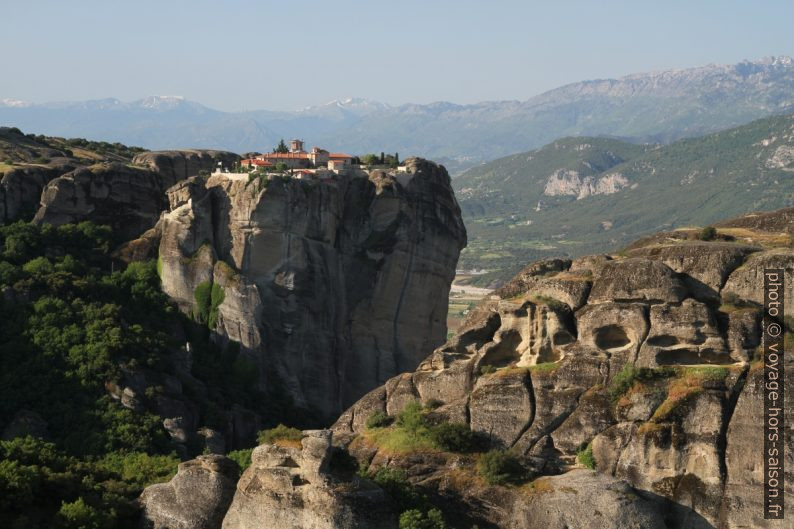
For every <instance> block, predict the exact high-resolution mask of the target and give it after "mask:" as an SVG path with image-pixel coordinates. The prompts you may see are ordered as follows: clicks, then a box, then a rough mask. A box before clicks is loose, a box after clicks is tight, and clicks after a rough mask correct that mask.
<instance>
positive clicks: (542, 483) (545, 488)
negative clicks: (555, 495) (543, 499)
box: [521, 478, 573, 494]
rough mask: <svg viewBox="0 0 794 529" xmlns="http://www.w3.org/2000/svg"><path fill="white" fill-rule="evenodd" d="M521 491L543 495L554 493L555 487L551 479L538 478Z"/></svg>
mask: <svg viewBox="0 0 794 529" xmlns="http://www.w3.org/2000/svg"><path fill="white" fill-rule="evenodd" d="M521 490H522V491H524V492H526V493H529V494H543V493H546V492H554V487H553V486H552V484H551V480H549V478H538V479H536V480H534V481H530V482H529V483H527V484H526V485H524V486H522V487H521ZM571 490H573V489H571Z"/></svg>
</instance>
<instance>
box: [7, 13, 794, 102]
mask: <svg viewBox="0 0 794 529" xmlns="http://www.w3.org/2000/svg"><path fill="white" fill-rule="evenodd" d="M793 16H794V2H791V1H790V0H782V1H777V0H764V1H755V2H752V1H749V0H748V1H736V0H721V1H712V0H698V1H693V0H689V1H686V2H685V1H679V0H667V1H665V2H650V1H644V0H633V1H616V0H599V1H596V0H590V1H574V0H548V1H545V2H537V1H528V0H523V1H513V0H505V1H499V0H491V1H470V0H454V1H447V0H424V1H416V0H401V1H399V2H398V1H381V0H369V1H357V0H335V1H333V2H330V1H313V0H312V1H309V0H304V1H296V2H274V1H271V0H259V1H254V0H224V1H220V0H215V1H208V0H158V1H152V0H134V1H130V0H101V1H98V0H72V1H68V2H67V1H63V0H25V1H20V0H0V18H1V19H2V20H3V29H2V31H0V50H2V53H0V72H1V73H0V98H15V99H22V100H25V101H31V102H35V103H42V102H48V101H73V100H86V99H100V98H106V97H116V98H119V99H121V100H123V101H132V100H135V99H139V98H142V97H145V96H148V95H181V96H184V97H185V98H187V99H190V100H194V101H198V102H200V103H203V104H205V105H207V106H210V107H212V108H217V109H219V110H226V111H240V110H255V109H273V110H295V109H299V108H303V107H306V106H309V105H316V104H323V103H326V102H328V101H331V100H334V99H343V98H346V97H363V98H368V99H373V100H377V101H382V102H385V103H389V104H393V105H396V104H402V103H408V102H411V103H429V102H433V101H451V102H454V103H461V104H465V103H473V102H478V101H487V100H503V99H518V100H524V99H528V98H529V97H532V96H533V95H537V94H539V93H542V92H544V91H546V90H550V89H552V88H555V87H558V86H561V85H564V84H567V83H571V82H576V81H580V80H585V79H597V78H610V77H619V76H622V75H627V74H630V73H636V72H646V71H655V70H661V69H668V68H687V67H694V66H701V65H705V64H711V63H717V64H733V63H736V62H739V61H741V60H744V59H756V58H760V57H763V56H768V55H794V31H791V20H792V17H793Z"/></svg>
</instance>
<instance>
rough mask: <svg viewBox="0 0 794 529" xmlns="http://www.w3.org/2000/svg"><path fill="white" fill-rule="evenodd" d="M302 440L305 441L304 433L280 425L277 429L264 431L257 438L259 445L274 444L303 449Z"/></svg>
mask: <svg viewBox="0 0 794 529" xmlns="http://www.w3.org/2000/svg"><path fill="white" fill-rule="evenodd" d="M301 439H303V432H302V431H300V430H298V429H297V428H291V427H289V426H284V425H283V424H279V425H278V426H276V427H275V428H270V429H268V430H262V431H261V432H259V435H258V436H257V441H258V442H259V444H274V445H277V446H282V447H289V448H301V446H302V445H301Z"/></svg>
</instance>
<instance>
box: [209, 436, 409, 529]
mask: <svg viewBox="0 0 794 529" xmlns="http://www.w3.org/2000/svg"><path fill="white" fill-rule="evenodd" d="M331 457H332V445H331V433H330V431H327V430H320V431H310V432H305V437H304V438H303V440H302V441H301V442H300V446H290V445H287V444H284V445H281V446H280V445H278V444H276V445H261V446H258V447H256V448H255V449H254V451H253V453H252V455H251V461H252V462H251V466H250V467H248V469H246V471H245V472H244V473H243V475H242V477H241V478H240V480H239V482H238V483H237V491H236V493H235V494H234V499H233V501H232V503H231V506H230V507H229V510H228V512H227V514H226V517H225V518H224V519H223V529H269V528H271V527H279V528H283V529H303V528H308V527H311V528H313V529H355V528H361V529H364V528H366V529H380V528H383V529H386V528H388V529H396V527H397V515H398V513H396V512H394V511H393V510H392V508H391V505H390V502H389V500H388V497H387V495H386V493H385V492H384V491H383V490H382V489H380V488H379V487H377V486H375V485H374V484H372V483H369V482H367V481H363V480H353V481H350V480H345V479H343V478H340V477H339V476H336V475H334V474H333V472H332V470H331Z"/></svg>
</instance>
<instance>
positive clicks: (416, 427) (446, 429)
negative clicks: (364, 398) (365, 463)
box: [364, 401, 475, 453]
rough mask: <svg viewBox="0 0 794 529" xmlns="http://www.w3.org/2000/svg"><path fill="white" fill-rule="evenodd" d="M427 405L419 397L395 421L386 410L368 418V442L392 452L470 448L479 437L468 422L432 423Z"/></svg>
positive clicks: (406, 406) (464, 449) (365, 435)
mask: <svg viewBox="0 0 794 529" xmlns="http://www.w3.org/2000/svg"><path fill="white" fill-rule="evenodd" d="M428 411H429V410H428V409H427V408H424V407H422V405H421V404H420V403H419V402H417V401H412V402H409V403H408V404H406V405H405V408H403V411H402V412H400V414H399V415H398V416H397V417H396V419H395V420H394V424H393V425H390V424H391V417H388V416H387V415H386V414H383V413H382V412H376V413H373V414H372V415H371V416H370V417H369V418H368V419H367V430H366V431H365V432H364V437H365V439H366V440H367V441H368V442H371V443H373V444H375V445H376V446H378V447H379V448H380V449H382V450H384V451H386V452H391V453H406V452H432V451H444V452H468V451H471V450H473V449H474V446H475V439H474V434H473V433H472V431H471V429H470V428H469V426H468V425H466V424H456V423H441V424H430V422H429V421H428V419H427V415H426V414H427V412H428Z"/></svg>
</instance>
